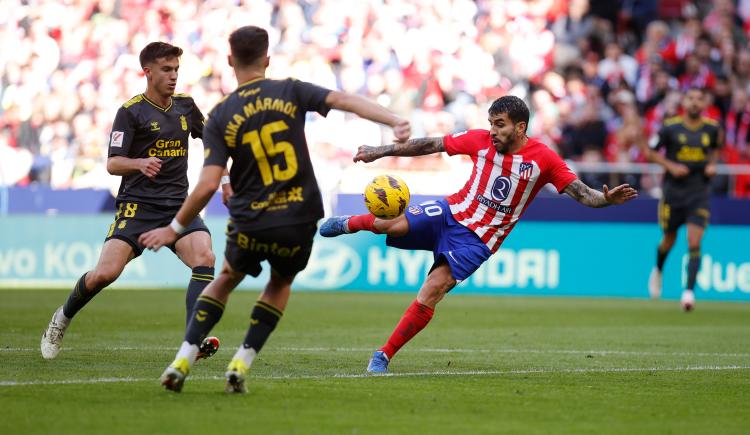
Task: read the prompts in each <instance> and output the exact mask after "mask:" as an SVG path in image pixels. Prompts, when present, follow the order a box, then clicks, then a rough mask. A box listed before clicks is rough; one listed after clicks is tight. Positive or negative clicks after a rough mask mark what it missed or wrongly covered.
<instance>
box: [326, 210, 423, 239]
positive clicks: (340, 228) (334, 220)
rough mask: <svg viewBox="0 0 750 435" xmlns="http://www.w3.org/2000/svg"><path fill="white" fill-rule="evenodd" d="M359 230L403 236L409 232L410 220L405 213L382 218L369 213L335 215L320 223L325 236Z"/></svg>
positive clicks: (334, 235)
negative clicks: (392, 217) (390, 217)
mask: <svg viewBox="0 0 750 435" xmlns="http://www.w3.org/2000/svg"><path fill="white" fill-rule="evenodd" d="M358 231H370V232H372V233H375V234H387V235H389V236H393V237H401V236H403V235H405V234H406V233H408V232H409V222H408V221H407V219H406V216H405V215H401V216H399V217H397V218H394V219H380V218H376V217H375V216H374V215H372V214H370V213H367V214H360V215H355V216H334V217H331V218H328V219H327V220H326V221H325V222H323V223H322V224H321V225H320V235H321V236H323V237H336V236H340V235H342V234H351V233H356V232H358Z"/></svg>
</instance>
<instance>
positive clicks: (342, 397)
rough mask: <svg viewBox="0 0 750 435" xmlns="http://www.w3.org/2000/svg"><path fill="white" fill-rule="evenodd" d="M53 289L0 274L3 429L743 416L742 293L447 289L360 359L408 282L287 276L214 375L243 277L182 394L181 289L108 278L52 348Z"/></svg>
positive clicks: (382, 429) (711, 421)
mask: <svg viewBox="0 0 750 435" xmlns="http://www.w3.org/2000/svg"><path fill="white" fill-rule="evenodd" d="M66 296H67V293H66V292H62V291H36V290H25V291H20V290H6V291H0V306H1V307H2V316H0V362H1V363H0V406H2V410H3V418H2V419H0V433H3V434H33V433H40V434H50V433H69V434H88V433H91V434H105V433H106V434H116V433H130V434H151V433H174V434H182V435H187V434H219V433H259V434H273V433H284V434H308V433H321V434H329V433H336V434H338V433H343V434H368V433H372V434H375V433H377V434H393V433H404V434H415V433H416V434H439V433H446V434H456V433H458V434H462V435H463V434H477V433H518V434H533V433H545V434H546V433H572V434H585V433H590V434H602V433H621V434H632V433H662V434H665V433H674V434H688V433H689V434H692V433H705V434H716V433H721V434H731V433H738V434H739V433H745V434H746V433H748V431H749V430H750V429H749V428H750V411H748V410H749V409H750V304H745V303H734V304H732V303H711V302H703V301H700V300H699V301H698V305H697V310H696V311H695V312H693V313H689V314H685V313H682V312H681V311H680V310H679V306H678V303H677V302H675V301H660V302H653V301H645V300H626V299H582V298H581V299H577V298H567V299H558V298H520V297H480V296H463V295H449V296H448V297H447V298H446V299H445V300H444V301H443V302H442V303H441V305H440V306H439V307H438V309H437V312H436V315H435V318H434V319H433V321H432V323H431V324H430V325H429V327H428V328H427V329H425V330H424V331H423V332H422V333H421V334H420V335H418V336H417V337H416V338H415V339H414V340H413V341H412V342H410V343H409V344H407V346H406V347H404V349H402V351H401V352H400V353H399V354H398V355H397V357H396V358H395V359H394V360H393V361H392V363H391V372H392V375H389V376H367V375H365V373H364V369H365V366H366V363H367V360H368V358H369V357H370V355H371V353H372V351H373V350H374V349H375V348H376V347H377V346H379V345H381V344H382V342H383V341H384V340H385V339H386V338H387V335H388V334H389V333H390V331H391V330H392V328H393V326H394V325H395V323H396V322H397V321H398V319H399V318H400V316H401V314H402V313H403V311H404V309H405V308H406V306H407V305H408V303H409V302H410V301H411V300H412V299H413V295H407V294H363V293H338V292H337V293H330V292H300V293H295V294H293V295H292V299H291V303H290V306H289V307H288V309H287V312H286V313H285V315H284V318H283V319H282V322H281V323H280V325H279V327H278V329H277V330H276V332H275V333H274V335H273V336H272V337H271V339H270V340H269V342H268V343H267V344H266V347H265V349H264V350H263V352H261V354H260V356H259V357H258V359H257V360H256V363H255V365H254V366H253V368H252V371H251V376H250V378H249V380H248V388H249V393H248V394H247V395H242V396H230V395H227V394H225V393H223V386H224V384H223V372H224V368H225V366H226V364H227V362H228V361H229V359H230V357H231V356H232V354H233V353H234V350H235V348H236V346H237V345H238V344H239V343H240V341H241V339H242V337H243V336H244V333H245V328H246V325H247V322H248V320H249V313H250V309H251V306H252V303H253V301H254V299H255V298H256V297H257V293H256V292H237V293H236V294H234V295H233V296H232V298H231V300H230V303H229V305H228V308H227V311H226V312H225V313H224V317H223V319H222V321H221V322H220V323H219V325H218V326H217V328H216V329H215V330H214V332H215V333H216V335H218V336H219V337H220V338H221V340H222V348H221V350H220V351H219V352H218V353H217V355H216V356H214V357H213V358H212V359H210V360H208V361H202V362H199V363H198V364H197V365H196V367H194V369H193V372H192V373H191V377H190V378H188V381H187V382H186V384H185V388H184V390H183V392H182V393H181V394H175V393H172V392H167V391H164V390H162V389H161V388H160V386H159V384H158V377H159V375H160V374H161V372H162V370H163V369H164V367H166V365H167V364H168V363H170V362H171V359H172V357H173V355H174V352H175V350H176V347H177V346H178V345H179V343H180V341H181V338H182V334H183V322H184V311H183V305H184V295H183V292H178V291H124V290H114V291H105V292H103V293H102V294H100V295H99V296H98V297H97V298H96V299H95V300H94V301H93V302H92V303H91V304H90V305H89V306H88V307H86V308H85V309H84V310H83V311H82V312H81V313H80V314H79V316H78V317H77V318H76V319H75V321H74V323H73V324H72V326H71V327H70V328H69V330H68V332H67V334H66V336H65V341H64V347H63V351H62V352H61V353H60V355H59V356H58V358H57V359H56V360H53V361H45V360H43V359H42V358H41V356H40V354H39V338H40V336H41V333H42V331H43V329H44V328H45V327H46V325H47V322H48V321H49V316H50V315H51V313H52V311H53V310H54V309H55V308H56V307H57V306H59V305H60V304H61V303H62V302H63V301H64V299H65V297H66Z"/></svg>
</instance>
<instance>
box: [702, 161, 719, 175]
mask: <svg viewBox="0 0 750 435" xmlns="http://www.w3.org/2000/svg"><path fill="white" fill-rule="evenodd" d="M703 173H704V174H706V177H713V176H714V175H716V163H709V164H707V165H706V168H705V169H704V170H703Z"/></svg>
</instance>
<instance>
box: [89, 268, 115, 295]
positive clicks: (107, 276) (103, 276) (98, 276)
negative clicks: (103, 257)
mask: <svg viewBox="0 0 750 435" xmlns="http://www.w3.org/2000/svg"><path fill="white" fill-rule="evenodd" d="M120 272H121V271H120V270H119V269H118V268H116V267H108V266H104V267H97V268H96V269H94V270H93V271H91V272H89V273H90V274H91V283H92V285H88V286H87V287H88V288H89V290H96V289H102V288H104V287H106V286H108V285H110V284H112V283H113V282H115V280H116V279H117V277H118V276H120Z"/></svg>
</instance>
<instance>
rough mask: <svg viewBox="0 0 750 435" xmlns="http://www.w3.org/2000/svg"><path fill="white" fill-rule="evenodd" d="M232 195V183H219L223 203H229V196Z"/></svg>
mask: <svg viewBox="0 0 750 435" xmlns="http://www.w3.org/2000/svg"><path fill="white" fill-rule="evenodd" d="M232 195H234V189H232V183H224V184H222V185H221V202H223V203H224V205H227V204H228V203H229V198H231V197H232Z"/></svg>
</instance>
